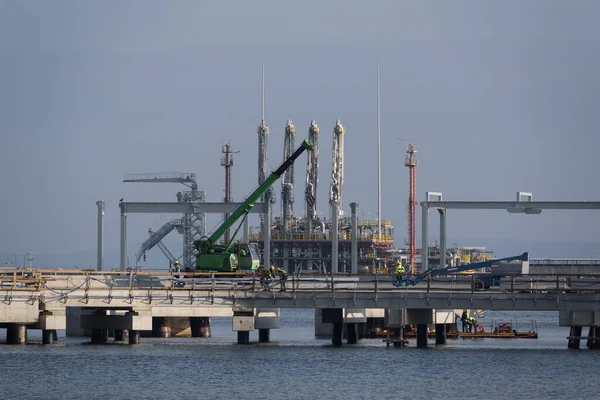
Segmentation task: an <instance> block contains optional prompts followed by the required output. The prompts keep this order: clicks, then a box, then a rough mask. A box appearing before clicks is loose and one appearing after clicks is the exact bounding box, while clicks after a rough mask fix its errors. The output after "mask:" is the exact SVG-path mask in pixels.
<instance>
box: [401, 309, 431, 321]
mask: <svg viewBox="0 0 600 400" xmlns="http://www.w3.org/2000/svg"><path fill="white" fill-rule="evenodd" d="M428 324H433V310H428V309H408V310H406V322H405V325H428Z"/></svg>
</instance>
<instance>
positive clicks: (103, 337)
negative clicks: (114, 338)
mask: <svg viewBox="0 0 600 400" xmlns="http://www.w3.org/2000/svg"><path fill="white" fill-rule="evenodd" d="M106 342H108V329H92V344H106Z"/></svg>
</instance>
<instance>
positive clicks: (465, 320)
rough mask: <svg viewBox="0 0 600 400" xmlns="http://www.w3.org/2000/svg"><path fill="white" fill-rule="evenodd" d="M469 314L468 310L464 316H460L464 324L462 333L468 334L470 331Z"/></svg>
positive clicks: (464, 312)
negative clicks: (468, 330)
mask: <svg viewBox="0 0 600 400" xmlns="http://www.w3.org/2000/svg"><path fill="white" fill-rule="evenodd" d="M469 318H470V317H469V313H468V312H467V310H463V312H462V315H461V316H460V321H461V322H462V331H463V332H466V331H467V329H468V320H469Z"/></svg>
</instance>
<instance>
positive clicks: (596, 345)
mask: <svg viewBox="0 0 600 400" xmlns="http://www.w3.org/2000/svg"><path fill="white" fill-rule="evenodd" d="M587 347H588V349H594V350H598V349H600V327H598V326H590V330H589V333H588V340H587Z"/></svg>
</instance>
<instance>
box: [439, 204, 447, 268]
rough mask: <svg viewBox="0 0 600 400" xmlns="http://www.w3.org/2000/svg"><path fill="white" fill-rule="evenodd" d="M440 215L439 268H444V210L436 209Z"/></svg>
mask: <svg viewBox="0 0 600 400" xmlns="http://www.w3.org/2000/svg"><path fill="white" fill-rule="evenodd" d="M438 212H439V213H440V268H446V209H445V208H438Z"/></svg>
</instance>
